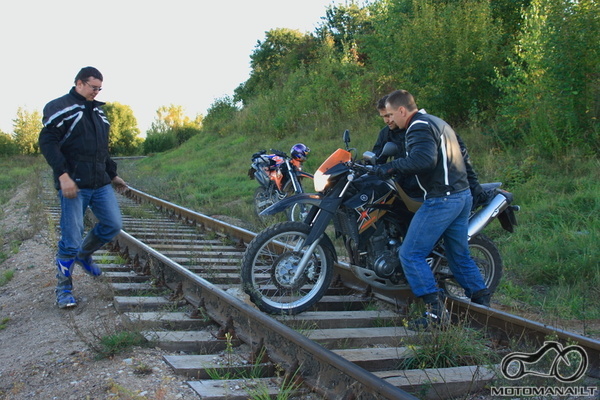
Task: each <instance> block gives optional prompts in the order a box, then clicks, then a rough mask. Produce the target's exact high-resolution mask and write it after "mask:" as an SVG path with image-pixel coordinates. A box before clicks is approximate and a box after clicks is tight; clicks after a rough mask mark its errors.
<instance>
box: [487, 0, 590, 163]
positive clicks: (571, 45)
mask: <svg viewBox="0 0 600 400" xmlns="http://www.w3.org/2000/svg"><path fill="white" fill-rule="evenodd" d="M599 15H600V2H598V1H596V0H578V1H572V0H532V2H531V7H530V8H529V10H528V11H527V13H526V15H525V19H524V21H525V22H524V27H523V32H522V34H521V35H520V36H519V41H518V46H517V47H516V50H515V51H514V56H513V57H512V59H511V64H510V70H509V72H510V73H508V74H506V75H505V76H501V77H499V79H498V81H497V84H498V86H499V87H500V88H501V89H502V91H503V97H502V104H501V108H500V115H501V118H502V119H501V121H500V125H501V126H502V127H503V131H502V132H500V136H501V138H502V139H504V140H506V141H515V139H523V140H524V142H525V143H526V144H530V145H533V146H534V147H535V148H536V149H538V150H539V151H540V152H542V153H544V154H550V155H557V154H560V153H561V152H563V151H565V150H568V149H570V148H572V147H573V146H581V147H583V148H586V149H589V150H591V151H592V152H595V153H597V152H598V151H599V150H600V127H599V124H598V120H600V107H599V106H598V104H599V101H598V99H599V98H600V42H599V41H598V37H599V36H600V18H599V17H598V16H599Z"/></svg>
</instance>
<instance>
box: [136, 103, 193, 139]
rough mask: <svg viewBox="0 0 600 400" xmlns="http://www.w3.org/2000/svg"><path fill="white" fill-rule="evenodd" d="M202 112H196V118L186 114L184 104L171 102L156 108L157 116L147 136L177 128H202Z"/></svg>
mask: <svg viewBox="0 0 600 400" xmlns="http://www.w3.org/2000/svg"><path fill="white" fill-rule="evenodd" d="M202 118H203V117H202V114H196V117H195V118H194V119H191V118H190V117H188V116H187V115H185V110H184V109H183V106H177V105H174V104H170V105H168V106H162V107H159V108H158V110H156V118H155V120H154V121H153V122H152V125H151V126H150V129H149V130H148V132H147V136H151V135H154V134H157V133H168V132H169V131H173V130H175V129H177V128H184V127H186V128H196V129H198V130H200V128H202Z"/></svg>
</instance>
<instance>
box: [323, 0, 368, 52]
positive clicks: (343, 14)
mask: <svg viewBox="0 0 600 400" xmlns="http://www.w3.org/2000/svg"><path fill="white" fill-rule="evenodd" d="M321 19H322V20H323V23H322V24H321V26H320V27H319V28H317V32H316V34H317V36H318V37H321V38H322V39H324V38H326V37H331V38H332V39H333V43H334V46H335V48H336V51H337V52H338V53H339V54H341V55H342V58H343V59H347V60H349V61H355V62H363V61H364V57H365V54H364V53H362V52H361V51H360V50H359V47H360V44H359V42H360V39H361V37H362V36H364V35H367V34H369V33H371V32H372V31H373V26H372V24H371V12H370V9H369V8H368V7H360V6H359V5H358V4H357V3H356V2H354V1H352V2H350V3H347V4H345V5H344V4H338V5H334V6H330V7H329V8H328V9H327V11H326V12H325V17H322V18H321Z"/></svg>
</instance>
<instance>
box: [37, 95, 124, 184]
mask: <svg viewBox="0 0 600 400" xmlns="http://www.w3.org/2000/svg"><path fill="white" fill-rule="evenodd" d="M102 105H104V103H102V102H100V101H96V100H94V101H87V100H86V99H85V98H84V97H83V96H81V95H80V94H79V93H77V92H76V91H75V88H74V87H73V88H72V89H71V91H70V92H69V93H68V94H66V95H64V96H62V97H59V98H58V99H55V100H52V101H51V102H49V103H48V104H46V106H45V107H44V116H43V120H42V122H43V124H44V127H43V128H42V130H41V132H40V137H39V144H40V150H41V152H42V154H43V155H44V157H45V158H46V161H47V162H48V164H49V165H50V166H51V167H52V170H53V172H54V186H55V187H56V189H57V190H58V189H60V183H59V180H58V177H59V176H61V175H62V174H63V173H65V172H67V173H68V174H69V176H70V177H71V179H73V180H74V181H75V183H76V184H77V186H78V187H79V188H81V189H97V188H99V187H102V186H105V185H107V184H110V183H111V181H112V179H113V178H114V177H115V176H117V164H116V163H115V162H114V161H113V160H112V159H111V158H110V156H109V154H108V134H109V128H110V124H109V122H108V120H107V119H106V116H105V115H104V112H103V111H102V110H101V109H100V106H102Z"/></svg>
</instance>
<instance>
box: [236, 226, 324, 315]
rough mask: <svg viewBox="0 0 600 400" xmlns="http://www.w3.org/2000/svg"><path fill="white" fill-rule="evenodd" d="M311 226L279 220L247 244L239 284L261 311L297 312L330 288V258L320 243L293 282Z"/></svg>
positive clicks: (290, 313) (306, 307)
mask: <svg viewBox="0 0 600 400" xmlns="http://www.w3.org/2000/svg"><path fill="white" fill-rule="evenodd" d="M310 229H311V228H310V226H308V225H306V224H304V223H302V222H290V221H286V222H280V223H278V224H275V225H272V226H270V227H269V228H267V229H265V230H264V231H263V232H261V233H259V234H258V235H257V236H256V237H255V238H254V239H253V240H252V241H251V242H250V244H249V245H248V249H247V250H246V252H245V253H244V257H243V258H242V271H241V272H242V274H241V275H242V276H241V278H242V285H243V288H244V291H245V292H246V293H247V294H248V295H249V296H250V299H251V300H252V302H253V303H254V304H256V306H257V307H258V308H259V309H260V310H262V311H264V312H267V313H269V314H287V315H294V314H298V313H301V312H303V311H306V310H307V309H309V308H310V307H312V306H313V305H314V304H316V303H317V302H318V301H319V300H320V299H321V298H322V297H323V295H324V294H325V291H326V290H327V289H328V288H329V284H330V283H331V278H332V276H333V257H332V255H331V252H330V251H329V249H327V248H326V247H324V246H322V245H321V244H318V245H317V246H316V247H315V249H314V250H313V252H312V254H311V255H310V258H309V260H308V263H307V265H306V268H305V269H304V272H303V273H302V275H300V277H299V279H298V280H297V281H296V282H293V281H292V277H293V276H294V274H295V272H296V270H297V269H298V266H299V262H300V260H301V259H302V256H303V255H304V254H305V252H306V249H305V248H303V247H304V242H305V239H306V237H307V236H308V233H309V232H310Z"/></svg>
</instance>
